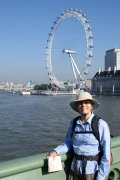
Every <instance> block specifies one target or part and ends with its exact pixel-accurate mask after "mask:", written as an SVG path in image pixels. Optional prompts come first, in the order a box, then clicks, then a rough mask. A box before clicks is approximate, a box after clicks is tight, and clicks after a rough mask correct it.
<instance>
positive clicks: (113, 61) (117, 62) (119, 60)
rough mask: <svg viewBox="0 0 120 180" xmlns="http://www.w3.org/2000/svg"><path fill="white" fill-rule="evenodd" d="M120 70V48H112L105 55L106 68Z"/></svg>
mask: <svg viewBox="0 0 120 180" xmlns="http://www.w3.org/2000/svg"><path fill="white" fill-rule="evenodd" d="M114 68H116V70H120V49H110V50H108V51H106V55H105V70H106V71H107V70H108V69H109V70H114Z"/></svg>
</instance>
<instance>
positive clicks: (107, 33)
mask: <svg viewBox="0 0 120 180" xmlns="http://www.w3.org/2000/svg"><path fill="white" fill-rule="evenodd" d="M68 8H77V9H79V10H82V11H83V12H84V13H85V14H86V15H87V17H88V20H89V22H90V25H91V27H92V34H93V37H94V39H93V40H94V51H93V53H94V58H93V60H92V66H91V67H90V70H89V75H88V76H87V77H88V78H91V77H92V76H93V75H94V74H95V73H96V71H97V70H98V68H99V67H100V68H103V69H104V56H105V51H106V50H108V49H112V48H120V1H119V0H0V82H6V81H13V82H27V81H29V80H33V81H35V82H37V83H43V82H48V76H47V70H46V62H45V47H46V44H47V39H48V34H49V32H50V28H51V26H52V25H53V22H54V21H55V20H56V18H57V16H59V15H60V14H61V12H63V11H64V10H65V9H68ZM85 43H86V39H85V33H84V30H83V26H82V25H81V23H80V22H78V20H76V19H75V18H67V19H66V20H65V21H63V22H61V23H60V24H59V26H58V28H57V29H56V33H55V34H54V38H53V45H52V58H53V60H52V61H51V62H52V66H53V71H54V73H55V75H56V77H57V78H58V79H59V80H64V77H65V79H68V80H70V79H71V78H72V71H70V68H71V67H70V61H69V58H68V56H67V55H66V54H63V53H62V48H72V49H73V48H74V47H76V45H77V46H79V47H80V55H81V57H80V56H79V57H76V63H77V61H79V62H80V61H81V63H80V64H82V63H83V62H84V60H83V56H85V54H84V50H83V49H84V48H83V47H85ZM75 44H76V45H75ZM82 48H83V49H82ZM74 50H75V49H74Z"/></svg>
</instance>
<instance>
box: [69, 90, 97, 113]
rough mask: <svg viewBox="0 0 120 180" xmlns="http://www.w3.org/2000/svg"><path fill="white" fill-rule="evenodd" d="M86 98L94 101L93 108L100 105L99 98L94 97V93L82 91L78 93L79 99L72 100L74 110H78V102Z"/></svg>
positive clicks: (71, 104)
mask: <svg viewBox="0 0 120 180" xmlns="http://www.w3.org/2000/svg"><path fill="white" fill-rule="evenodd" d="M84 100H90V101H92V103H93V108H94V109H96V108H97V107H98V106H99V103H98V101H97V100H95V99H93V98H92V95H91V94H90V93H88V92H84V91H80V92H79V93H78V95H77V99H76V100H75V101H72V102H70V106H71V107H72V109H73V110H75V111H77V112H78V106H77V102H80V101H84Z"/></svg>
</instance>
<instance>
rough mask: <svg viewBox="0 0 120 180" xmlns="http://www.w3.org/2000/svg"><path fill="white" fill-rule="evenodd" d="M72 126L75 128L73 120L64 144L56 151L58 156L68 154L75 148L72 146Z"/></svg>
mask: <svg viewBox="0 0 120 180" xmlns="http://www.w3.org/2000/svg"><path fill="white" fill-rule="evenodd" d="M72 126H73V120H72V121H71V122H70V124H69V127H68V130H67V133H66V138H65V140H64V142H63V143H62V144H61V145H59V146H57V147H56V148H55V149H54V151H56V152H57V154H58V155H62V154H65V153H67V152H68V151H70V150H71V149H72V147H73V146H72Z"/></svg>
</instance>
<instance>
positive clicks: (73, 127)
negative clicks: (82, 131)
mask: <svg viewBox="0 0 120 180" xmlns="http://www.w3.org/2000/svg"><path fill="white" fill-rule="evenodd" d="M79 118H80V116H77V117H75V118H74V119H73V126H72V135H73V133H74V131H75V126H76V123H77V120H78V119H79Z"/></svg>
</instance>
